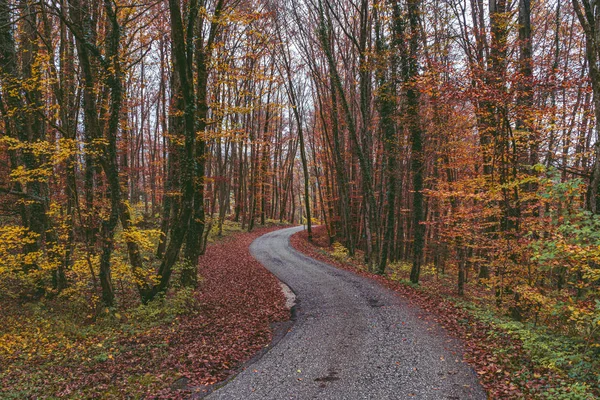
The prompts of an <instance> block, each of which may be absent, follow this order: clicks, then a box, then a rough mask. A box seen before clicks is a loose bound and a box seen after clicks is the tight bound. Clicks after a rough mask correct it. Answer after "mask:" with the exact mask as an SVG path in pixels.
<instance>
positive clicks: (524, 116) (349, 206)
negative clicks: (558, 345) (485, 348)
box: [0, 0, 600, 399]
mask: <svg viewBox="0 0 600 400" xmlns="http://www.w3.org/2000/svg"><path fill="white" fill-rule="evenodd" d="M599 30H600V6H599V5H598V4H597V3H596V2H594V1H590V0H567V1H565V0H534V1H531V0H490V1H489V2H484V1H483V0H301V1H294V0H167V1H161V0H102V1H90V0H0V116H1V120H0V260H2V261H0V317H1V318H2V319H3V320H4V321H13V323H16V322H15V321H18V320H19V318H20V316H22V315H28V316H29V317H30V318H31V319H28V320H27V321H29V322H28V327H27V330H35V329H39V326H36V324H37V323H38V322H39V318H42V320H43V321H46V322H44V323H48V321H53V319H52V318H54V317H50V316H49V315H50V314H52V313H53V312H54V313H56V312H58V311H56V310H61V311H60V313H62V314H63V316H65V315H67V316H68V318H70V319H72V320H77V319H83V320H86V321H88V323H90V324H93V323H96V321H98V320H101V319H110V320H111V321H112V322H111V324H117V325H118V324H119V323H120V322H122V319H123V318H121V316H122V315H125V314H127V313H130V312H134V311H132V310H137V311H135V312H138V313H139V312H142V311H139V310H142V309H146V310H148V309H152V310H154V311H155V312H156V313H160V312H161V311H160V310H161V308H164V307H167V308H168V307H170V306H169V305H168V304H167V303H165V302H164V301H163V300H164V299H165V298H168V297H169V296H171V297H173V296H174V297H175V298H176V299H179V300H180V301H184V300H181V299H182V298H183V297H185V296H188V297H189V296H193V294H192V293H194V292H195V291H200V292H202V291H203V290H204V287H203V272H202V271H203V268H205V267H206V261H204V260H205V258H203V255H204V254H205V252H206V251H207V246H210V243H212V242H213V241H215V240H218V238H219V237H221V236H226V235H227V234H228V231H230V230H235V231H239V232H252V231H255V230H256V229H260V228H261V227H264V226H268V225H270V224H271V225H273V224H286V223H287V224H291V225H298V224H304V225H306V229H307V235H308V236H307V238H308V240H311V239H313V235H317V234H319V235H322V236H323V237H324V238H325V239H326V242H327V245H328V246H331V248H332V249H334V255H335V254H342V255H343V256H344V257H346V258H348V259H354V260H356V261H357V262H358V263H360V264H361V265H362V266H363V267H364V269H366V270H367V271H369V272H371V273H374V274H379V275H384V276H392V277H394V279H397V280H399V281H401V282H403V284H405V285H408V286H411V287H427V286H428V285H429V284H430V283H432V282H434V281H435V282H437V283H436V285H438V286H435V287H443V290H447V291H448V293H451V294H452V296H456V298H458V299H461V298H465V299H469V301H474V302H475V303H476V304H480V305H483V304H485V305H488V306H489V309H491V310H494V311H493V312H494V313H496V315H499V316H502V318H505V317H506V318H507V321H511V322H510V323H513V322H514V323H519V324H526V325H527V326H534V327H538V326H541V327H544V329H547V331H548V332H551V333H552V335H559V336H560V337H564V338H569V339H568V340H569V341H568V342H565V343H568V344H565V346H567V347H568V348H569V350H565V349H562V350H561V351H563V350H564V353H560V355H559V356H557V357H558V359H559V360H558V361H556V360H554V359H552V360H551V361H548V363H550V364H552V363H553V364H552V366H551V367H552V368H555V369H561V370H564V371H567V372H566V374H567V375H568V376H569V377H570V378H572V379H575V380H579V381H580V382H579V383H574V384H573V385H575V386H573V387H571V388H570V389H568V390H567V392H566V393H574V391H580V392H581V393H584V394H582V395H581V396H582V397H569V395H566V396H567V397H564V398H582V399H587V398H595V397H586V396H592V394H596V395H597V394H598V392H599V391H598V387H600V375H599V372H598V371H599V370H598V369H595V368H596V367H598V365H597V364H596V362H597V359H598V357H599V354H600V353H599V351H600V216H599V215H598V214H600V138H599V136H598V122H597V121H600V31H599ZM223 290H225V288H224V289H223ZM179 300H178V301H179ZM188 300H189V299H188ZM161 301H163V302H161ZM186 301H187V300H186ZM50 309H52V310H54V311H52V310H50ZM25 310H28V311H25ZM115 316H116V317H115ZM29 317H28V318H29ZM130 318H133V317H131V316H130ZM36 321H38V322H36ZM8 325H10V324H8V323H7V326H8ZM19 326H21V325H19ZM111 326H112V325H111ZM511 326H512V325H511ZM523 326H525V325H523ZM4 329H5V328H0V364H1V360H2V359H3V358H6V359H7V360H8V359H10V360H12V361H11V363H13V362H17V361H15V360H16V359H17V358H19V357H20V356H19V355H15V354H16V353H15V352H16V351H17V350H16V349H17V348H22V345H23V343H24V342H25V341H26V339H24V335H25V334H24V333H23V332H16V331H14V330H13V331H11V330H4ZM6 329H8V328H6ZM22 329H25V328H22ZM32 340H33V339H32ZM561 340H562V339H561ZM565 340H566V339H565ZM19 346H21V347H19ZM573 349H575V350H573ZM571 350H572V351H571ZM19 351H20V350H19ZM569 352H570V353H569ZM567 353H568V354H569V355H568V356H567V355H566V354H567ZM19 354H20V353H19ZM594 360H596V361H594ZM22 362H24V361H22ZM567 364H568V366H566V365H567ZM552 368H551V369H552ZM594 369H595V372H594ZM10 374H11V371H10V370H6V369H5V370H4V371H3V367H1V366H0V377H1V379H2V381H0V382H3V383H4V386H8V384H7V382H8V381H9V380H10V379H12V378H10V376H11V375H10ZM569 390H572V392H569ZM0 393H1V392H0ZM578 393H579V392H578ZM585 393H587V394H585ZM557 396H558V395H557ZM15 398H18V396H17V397H15ZM554 398H559V397H554Z"/></svg>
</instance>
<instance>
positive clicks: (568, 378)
mask: <svg viewBox="0 0 600 400" xmlns="http://www.w3.org/2000/svg"><path fill="white" fill-rule="evenodd" d="M445 297H446V298H447V299H450V300H451V302H452V303H453V304H454V305H455V306H456V307H458V308H460V309H462V310H465V311H467V312H468V314H469V315H470V316H471V317H472V318H474V319H475V320H477V321H480V322H483V323H484V324H485V325H486V326H488V327H489V330H488V334H489V335H490V337H491V338H492V339H500V338H501V336H503V335H508V336H510V337H511V338H512V339H516V340H517V341H518V343H520V344H521V346H522V349H523V351H524V352H525V353H526V354H527V357H528V359H529V360H530V361H531V362H532V364H533V365H534V366H535V367H536V368H537V367H540V369H543V370H546V371H550V372H552V373H555V374H556V375H557V377H558V380H554V381H553V382H549V383H548V387H545V388H542V389H543V390H542V391H541V392H540V393H539V394H540V396H541V397H543V398H548V399H572V400H578V399H595V398H597V397H596V395H595V394H594V390H593V389H594V388H595V389H596V392H597V389H598V387H600V352H599V351H598V348H597V347H593V346H589V344H588V343H586V342H584V341H583V340H580V339H579V338H575V337H570V336H565V335H560V334H558V333H556V332H553V331H552V330H550V329H549V328H547V327H545V326H542V325H535V324H533V323H530V322H518V321H515V320H512V319H510V318H508V317H506V316H503V315H499V314H498V313H497V312H496V311H495V310H493V309H490V308H489V307H486V306H482V305H478V304H475V303H474V302H472V301H468V300H464V299H459V298H456V297H453V296H445ZM465 322H467V321H465ZM467 323H468V322H467ZM490 349H491V351H492V352H493V353H494V355H497V356H503V355H505V354H506V353H508V352H510V351H513V350H515V349H513V348H504V347H497V348H494V347H491V348H490ZM512 367H514V368H515V369H518V368H519V365H513V366H512ZM531 378H539V376H537V374H536V373H535V372H532V371H522V372H521V374H520V375H519V376H516V377H515V379H516V380H518V381H521V382H520V383H525V382H527V381H528V380H529V379H531Z"/></svg>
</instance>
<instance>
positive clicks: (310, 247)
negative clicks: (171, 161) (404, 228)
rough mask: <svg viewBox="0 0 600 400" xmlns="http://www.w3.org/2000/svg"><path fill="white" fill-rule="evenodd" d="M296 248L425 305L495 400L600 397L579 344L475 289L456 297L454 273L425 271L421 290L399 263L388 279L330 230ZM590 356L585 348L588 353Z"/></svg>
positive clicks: (296, 241) (295, 239)
mask: <svg viewBox="0 0 600 400" xmlns="http://www.w3.org/2000/svg"><path fill="white" fill-rule="evenodd" d="M290 242H291V244H292V246H294V248H296V250H298V251H300V252H302V253H304V254H306V255H309V256H310V257H313V258H315V259H317V260H320V261H324V262H327V263H329V264H333V265H335V266H336V267H338V268H341V269H346V270H349V271H352V272H355V273H357V274H359V275H362V276H365V277H368V278H371V279H373V280H375V281H377V282H379V283H381V284H382V285H384V286H385V287H387V288H390V289H392V290H394V291H396V292H397V293H398V294H399V295H400V296H401V297H403V298H405V299H407V300H408V301H409V302H410V303H412V304H414V305H416V306H418V307H419V308H420V309H421V310H422V311H423V318H425V319H428V320H432V321H435V322H437V323H439V324H441V325H442V326H443V327H444V328H445V329H446V330H447V331H448V332H449V333H450V334H451V335H452V336H454V337H456V338H458V339H460V340H461V341H462V342H463V343H464V348H465V353H464V358H465V360H466V361H467V362H468V363H469V364H470V365H471V366H472V367H473V368H474V369H475V370H476V371H477V375H478V376H479V380H480V382H481V384H482V385H483V387H484V388H485V389H486V391H487V393H488V396H489V398H493V399H500V398H502V399H521V398H536V399H537V398H540V399H545V398H547V399H569V400H579V399H581V400H588V399H597V398H600V387H599V385H598V381H597V373H598V368H600V364H599V363H600V362H599V360H598V359H597V358H596V359H594V358H593V357H592V358H591V357H589V352H588V353H584V351H583V350H582V347H581V344H580V343H575V342H573V339H572V338H568V337H564V336H560V335H558V334H554V333H553V332H551V331H550V330H548V329H545V328H544V327H543V326H533V325H532V324H524V323H519V322H515V321H512V320H510V318H508V317H506V316H503V315H499V314H498V313H497V312H496V311H495V310H494V306H493V295H491V291H490V290H489V289H486V288H485V287H483V286H482V285H475V284H470V285H468V289H467V291H466V293H465V295H464V296H458V295H457V294H456V293H454V292H452V291H451V289H448V288H451V287H452V285H451V284H449V283H448V281H451V280H452V279H453V277H452V276H450V275H440V274H435V273H434V272H433V271H430V270H428V269H427V268H423V272H422V279H421V284H420V285H413V284H411V283H410V282H409V281H407V280H406V279H405V277H407V276H409V273H410V265H402V264H397V265H392V266H391V268H390V269H389V271H387V273H386V275H385V276H381V275H377V274H374V273H371V272H369V271H368V268H367V266H366V265H365V264H364V262H362V257H363V256H362V255H361V254H357V255H355V257H352V258H350V257H348V256H347V255H346V254H344V252H340V251H339V250H340V249H339V246H338V248H336V246H331V245H329V240H328V237H327V232H326V230H325V228H324V227H323V226H320V227H316V228H315V229H314V232H313V241H312V242H309V241H308V235H307V232H306V231H301V232H299V233H297V234H295V235H294V236H292V237H291V239H290ZM584 350H585V349H584Z"/></svg>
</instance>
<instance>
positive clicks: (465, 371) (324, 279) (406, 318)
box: [208, 227, 486, 400]
mask: <svg viewBox="0 0 600 400" xmlns="http://www.w3.org/2000/svg"><path fill="white" fill-rule="evenodd" d="M301 229H302V227H297V228H289V229H282V230H278V231H275V232H271V233H268V234H266V235H264V236H261V237H260V238H258V239H256V240H255V241H254V242H253V243H252V246H251V247H250V250H251V252H252V255H253V256H254V257H256V259H258V260H259V261H260V262H261V263H262V264H264V266H265V267H266V268H268V269H269V270H270V271H271V272H273V274H275V275H276V276H277V277H278V278H279V279H280V280H281V281H283V282H284V283H286V284H287V285H288V286H289V287H290V288H291V289H292V290H293V291H294V293H295V294H296V296H297V300H296V301H297V303H298V304H297V305H296V322H295V324H294V325H293V327H292V329H291V330H290V332H288V333H287V335H285V337H283V339H282V340H281V341H279V343H277V344H276V345H275V346H274V347H273V348H272V349H271V350H270V351H268V352H267V353H265V355H264V356H263V357H261V358H260V359H259V360H258V361H256V362H255V363H252V364H251V365H249V366H248V367H247V368H246V369H245V370H244V371H242V372H240V374H239V375H238V376H236V377H235V378H234V379H233V380H231V381H229V383H227V384H226V385H225V386H223V387H222V388H220V389H218V390H217V391H215V392H213V393H212V394H211V395H210V396H209V397H208V398H209V399H215V400H216V399H227V400H235V399H240V400H242V399H243V400H249V399H261V400H266V399H273V400H283V399H302V400H304V399H343V400H351V399H377V400H379V399H486V395H485V392H484V390H483V389H482V387H481V386H480V385H479V383H478V381H477V377H476V374H475V372H474V371H473V370H472V369H471V368H470V367H469V366H468V365H467V364H465V363H464V362H463V361H462V355H461V348H460V344H459V343H458V342H457V341H456V340H454V339H452V338H450V337H449V336H448V335H447V334H446V333H445V332H444V330H443V329H442V328H441V327H439V326H438V325H436V324H435V323H433V322H428V321H425V320H423V319H421V318H419V313H420V311H419V309H418V308H415V306H412V305H410V304H409V303H408V302H407V301H405V300H403V299H402V298H401V297H399V296H398V295H397V294H395V293H394V292H392V291H390V290H388V289H386V288H384V287H382V286H381V285H379V284H378V283H377V282H375V281H372V280H370V279H367V278H363V277H360V276H357V275H355V274H353V273H351V272H348V271H343V270H340V269H337V268H335V267H333V266H330V265H328V264H325V263H322V262H319V261H317V260H314V259H312V258H310V257H307V256H305V255H303V254H301V253H299V252H297V251H296V250H294V249H293V248H292V246H291V245H290V243H289V238H290V236H291V235H293V234H294V233H296V232H298V231H299V230H301Z"/></svg>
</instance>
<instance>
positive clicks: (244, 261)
mask: <svg viewBox="0 0 600 400" xmlns="http://www.w3.org/2000/svg"><path fill="white" fill-rule="evenodd" d="M227 227H228V229H226V232H225V233H226V236H225V237H223V238H214V239H213V243H212V244H210V245H209V246H208V248H207V251H206V254H205V255H204V256H202V257H201V261H200V268H199V274H200V278H201V281H200V287H199V289H198V290H197V291H194V292H189V291H187V292H186V291H185V290H174V291H172V292H173V293H171V294H170V295H169V296H167V298H166V299H164V300H162V301H157V302H155V303H154V304H150V305H148V306H140V305H138V306H132V307H128V308H125V307H123V309H119V310H116V311H115V310H111V311H109V310H105V311H106V312H102V313H100V315H98V316H95V317H94V318H93V319H91V318H89V317H90V316H89V315H88V318H85V316H82V315H81V313H80V311H81V308H80V307H77V306H76V305H75V304H72V303H70V302H68V301H65V300H64V299H62V300H61V299H60V298H59V299H54V300H42V301H39V302H27V303H18V302H16V301H15V302H14V303H12V304H6V303H3V304H2V307H1V308H0V321H2V323H1V324H0V398H2V399H24V398H56V397H60V398H77V399H79V398H118V399H121V398H185V397H188V396H189V395H190V394H191V393H192V392H193V391H194V390H199V391H200V390H205V388H206V387H207V386H210V385H211V384H214V383H216V382H220V381H223V380H225V379H227V378H228V377H229V376H230V375H231V374H232V373H233V372H234V371H235V369H236V367H238V366H239V365H241V364H242V363H243V362H245V361H247V360H248V359H250V358H251V357H252V356H253V355H254V354H256V353H257V352H259V351H260V350H261V349H263V348H265V347H266V346H268V345H269V344H270V343H271V339H272V333H273V332H272V324H273V323H274V322H277V321H283V320H286V319H288V318H289V316H290V313H289V310H288V309H287V308H286V307H285V297H284V295H283V293H282V290H281V287H280V285H279V282H278V280H277V279H276V278H275V277H274V276H273V275H272V274H271V273H269V272H268V271H267V270H266V269H265V268H264V267H263V266H262V265H261V264H260V263H259V262H258V261H256V260H255V259H254V258H253V257H252V256H251V255H250V252H249V250H248V248H249V246H250V244H251V243H252V241H253V240H254V239H255V238H257V237H258V236H261V235H263V234H265V233H267V232H269V231H272V230H276V229H278V228H280V227H279V226H270V227H265V228H259V229H256V230H255V231H253V232H251V233H246V232H243V231H241V229H240V228H239V227H238V226H235V225H233V224H231V223H230V224H229V225H228V226H227ZM190 388H191V389H190ZM194 388H197V389H194Z"/></svg>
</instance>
